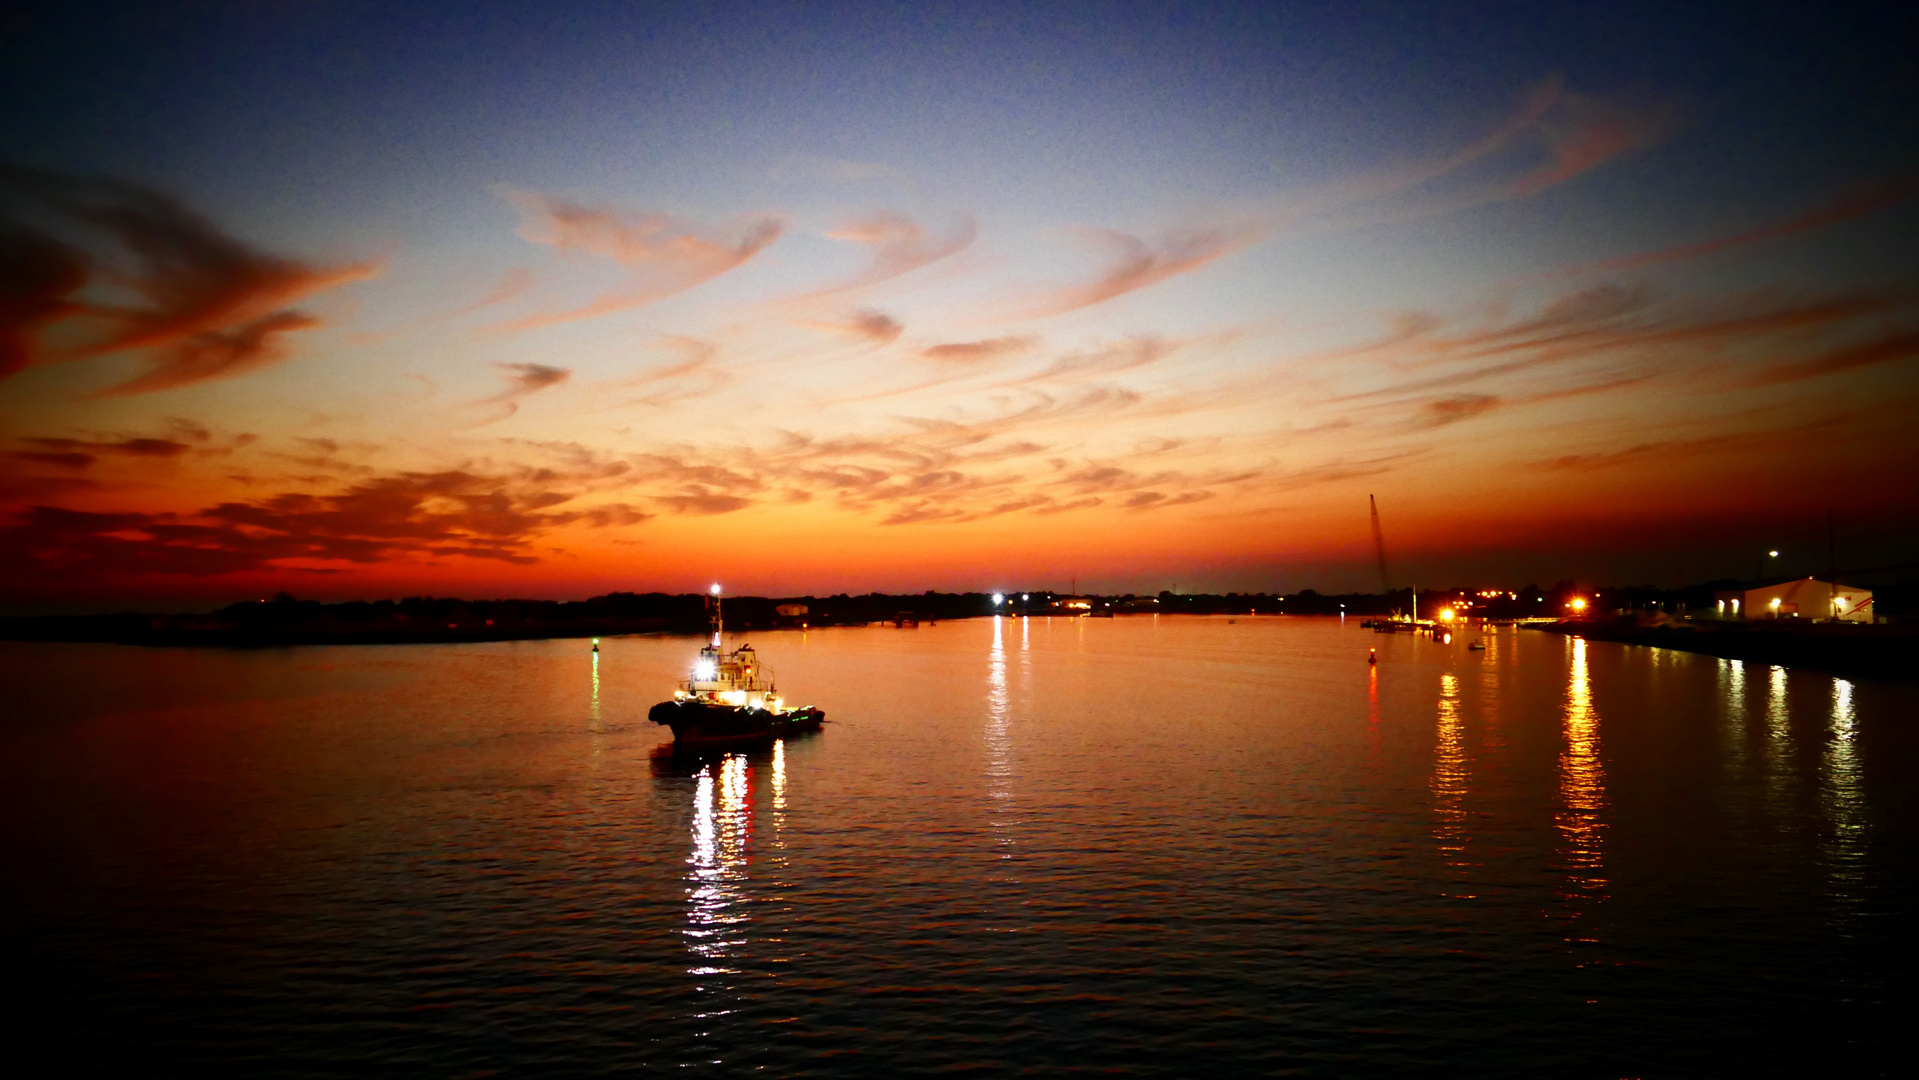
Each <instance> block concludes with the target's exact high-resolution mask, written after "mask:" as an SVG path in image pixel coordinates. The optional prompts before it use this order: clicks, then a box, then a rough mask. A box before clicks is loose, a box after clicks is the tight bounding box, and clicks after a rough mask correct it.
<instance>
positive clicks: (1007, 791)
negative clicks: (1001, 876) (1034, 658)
mask: <svg viewBox="0 0 1919 1080" xmlns="http://www.w3.org/2000/svg"><path fill="white" fill-rule="evenodd" d="M1027 622H1028V620H1026V619H1021V620H1020V648H1021V650H1022V651H1021V657H1022V665H1023V664H1024V659H1025V657H1026V656H1027V655H1028V654H1027V653H1026V652H1025V649H1026V624H1027ZM1011 725H1012V721H1011V718H1010V716H1009V715H1008V710H1007V691H1006V646H1005V620H1004V619H1002V618H1001V617H1000V616H998V615H995V616H993V647H992V649H991V651H989V652H988V653H987V658H986V798H987V811H986V815H987V827H988V828H989V829H991V830H992V833H993V840H994V842H995V843H996V844H998V845H999V846H1000V848H1001V851H1000V858H1002V859H1006V858H1011V857H1012V854H1011V852H1010V851H1008V850H1007V849H1009V848H1011V847H1012V846H1013V835H1012V828H1011V826H1012V824H1013V821H1012V816H1013V806H1012V801H1013V788H1012V780H1013V735H1012V726H1011Z"/></svg>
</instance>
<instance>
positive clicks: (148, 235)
mask: <svg viewBox="0 0 1919 1080" xmlns="http://www.w3.org/2000/svg"><path fill="white" fill-rule="evenodd" d="M0 193H4V194H5V195H7V196H9V199H8V202H9V204H10V209H11V211H12V214H13V215H30V214H37V215H40V216H42V217H45V218H48V219H52V220H58V221H61V222H63V223H64V224H65V225H66V226H68V227H69V228H71V229H72V230H74V231H76V232H78V233H80V234H82V235H84V236H85V237H87V241H86V243H87V245H88V246H84V247H83V246H81V244H80V243H79V242H72V243H69V242H67V241H58V240H53V239H51V238H49V237H48V236H47V235H45V234H44V233H41V232H38V231H37V230H32V229H28V228H25V227H23V226H9V227H7V228H6V229H5V231H4V232H0V275H4V276H5V280H6V282H7V284H8V285H9V289H8V290H7V293H8V300H7V301H6V302H0V376H3V375H6V374H11V373H12V372H14V371H18V370H19V369H20V368H22V367H25V366H26V365H27V364H30V363H35V362H43V361H47V360H66V359H77V358H84V357H90V356H100V355H104V354H108V353H122V352H135V353H140V354H142V355H143V356H144V357H145V359H146V360H147V362H148V363H149V365H150V368H149V370H148V371H146V372H145V373H144V374H142V375H140V376H138V377H136V378H134V379H133V380H131V381H129V382H126V383H123V384H121V385H119V386H116V387H113V388H111V389H108V390H106V391H103V392H102V396H110V397H111V396H124V395H129V394H142V393H150V392H152V391H156V390H166V389H172V388H175V387H180V386H186V385H190V384H193V383H198V382H205V381H207V380H210V379H222V378H231V377H233V376H236V375H241V374H245V373H247V372H250V371H254V370H257V369H259V368H261V367H264V366H266V365H268V364H271V363H274V362H277V361H278V360H280V359H283V358H284V357H285V356H286V353H287V350H286V348H285V343H284V342H283V341H282V337H283V336H284V335H285V334H288V333H290V332H293V331H297V330H304V329H309V328H311V327H314V326H318V325H319V320H318V319H316V318H314V317H313V316H311V315H307V314H304V313H302V312H298V311H294V310H292V309H290V308H289V307H288V305H289V304H292V303H294V302H295V301H298V300H300V299H302V298H305V297H307V296H311V295H313V294H315V293H319V292H322V291H325V290H327V289H331V288H335V287H337V286H340V285H343V284H346V283H348V282H353V281H359V280H363V279H365V278H369V277H372V276H374V274H376V273H377V272H378V271H377V268H376V267H375V266H373V265H372V264H370V263H360V264H355V265H350V266H341V267H330V268H322V267H313V266H309V265H306V264H304V263H300V262H297V261H294V260H291V259H286V258H282V257H279V256H274V255H268V254H266V253H263V252H260V251H256V250H254V249H252V248H250V247H248V246H247V245H245V244H243V243H241V242H240V241H238V240H235V239H233V238H232V237H229V236H227V235H226V234H224V233H222V232H221V231H220V230H219V229H218V228H216V227H215V226H213V225H212V224H211V223H210V222H208V221H206V220H205V219H203V218H201V217H200V216H199V215H197V214H195V213H194V212H192V211H191V210H189V209H187V208H186V207H185V206H184V205H182V204H181V203H180V202H179V201H177V200H175V199H173V198H171V197H169V196H166V195H162V194H160V193H158V192H155V191H151V190H149V189H147V188H143V187H139V186H137V185H133V184H128V183H124V182H122V181H117V180H108V179H99V178H85V177H74V176H65V175H60V174H55V173H48V172H42V171H39V170H32V169H23V168H18V167H0ZM95 281H99V282H102V283H110V284H112V285H114V286H117V290H116V291H119V292H124V293H131V294H132V295H133V296H135V297H137V298H138V301H139V302H137V303H134V304H110V303H104V302H99V301H90V300H83V299H81V298H80V296H81V293H82V292H83V290H84V289H85V288H86V287H87V286H88V285H89V284H91V283H94V282H95ZM56 324H77V325H78V326H79V328H80V329H81V330H82V331H83V332H81V333H79V334H78V335H77V336H78V337H79V338H80V339H81V340H80V343H79V344H76V345H72V346H69V347H67V348H64V349H61V350H55V351H49V350H48V349H47V347H46V346H45V345H44V343H42V342H41V340H40V339H41V337H42V336H44V332H45V331H47V330H49V329H51V328H52V327H53V326H54V325H56Z"/></svg>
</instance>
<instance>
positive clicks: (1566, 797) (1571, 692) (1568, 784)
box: [1553, 638, 1606, 941]
mask: <svg viewBox="0 0 1919 1080" xmlns="http://www.w3.org/2000/svg"><path fill="white" fill-rule="evenodd" d="M1570 647H1571V653H1572V658H1571V663H1570V665H1569V668H1568V681H1567V685H1566V705H1565V711H1564V715H1565V727H1564V737H1565V746H1564V749H1562V750H1561V751H1560V754H1559V808H1558V810H1557V811H1556V812H1555V813H1554V814H1553V822H1554V824H1555V825H1556V826H1557V827H1558V830H1559V864H1560V866H1561V867H1562V868H1563V869H1564V871H1565V875H1566V876H1565V885H1564V887H1563V888H1561V890H1560V893H1559V896H1560V901H1561V903H1562V904H1563V906H1564V908H1565V911H1566V917H1567V919H1568V920H1569V921H1570V922H1572V923H1574V924H1579V923H1580V921H1581V920H1582V919H1584V918H1586V917H1587V916H1589V915H1590V914H1591V909H1592V907H1593V906H1594V905H1597V904H1599V903H1602V902H1604V901H1605V899H1606V859H1605V854H1606V853H1605V839H1606V819H1605V811H1606V767H1605V764H1604V762H1602V761H1601V760H1600V742H1599V710H1598V708H1597V707H1595V706H1594V704H1593V695H1592V674H1591V672H1590V670H1589V669H1588V666H1587V659H1586V652H1587V645H1586V642H1585V639H1583V638H1573V639H1571V642H1570ZM1570 932H1571V933H1572V934H1573V935H1575V937H1576V939H1577V940H1581V941H1590V940H1594V938H1593V936H1592V935H1593V934H1595V933H1597V931H1596V930H1592V929H1590V928H1581V927H1580V926H1578V925H1575V926H1574V927H1572V928H1571V930H1570Z"/></svg>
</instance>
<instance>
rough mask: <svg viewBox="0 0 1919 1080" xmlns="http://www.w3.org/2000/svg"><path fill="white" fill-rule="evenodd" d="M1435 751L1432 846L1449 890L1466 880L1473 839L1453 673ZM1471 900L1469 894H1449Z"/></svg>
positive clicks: (1443, 687)
mask: <svg viewBox="0 0 1919 1080" xmlns="http://www.w3.org/2000/svg"><path fill="white" fill-rule="evenodd" d="M1437 736H1438V738H1437V744H1436V745H1435V747H1434V750H1433V775H1432V780H1431V781H1430V782H1429V784H1428V786H1429V787H1430V788H1431V790H1432V798H1433V819H1434V820H1433V843H1434V844H1435V845H1437V846H1438V848H1439V859H1440V862H1441V863H1442V864H1443V865H1444V866H1445V867H1446V873H1447V877H1448V879H1449V881H1448V885H1447V888H1448V890H1451V889H1453V888H1456V887H1457V883H1458V882H1460V881H1462V880H1467V875H1468V873H1469V872H1470V870H1471V868H1472V866H1473V864H1472V863H1471V862H1470V861H1468V860H1467V858H1466V845H1467V843H1468V842H1469V841H1470V840H1471V836H1470V834H1469V833H1468V831H1467V828H1466V796H1467V795H1468V794H1469V792H1470V781H1471V776H1470V774H1469V772H1468V769H1467V760H1466V733H1465V722H1464V720H1463V719H1462V718H1461V716H1460V707H1459V680H1458V678H1456V677H1455V676H1454V675H1453V674H1452V673H1451V672H1447V673H1446V674H1444V675H1441V676H1440V677H1439V725H1438V731H1437ZM1448 895H1453V896H1457V897H1459V898H1461V899H1468V900H1469V899H1472V897H1473V894H1472V893H1469V892H1449V893H1448Z"/></svg>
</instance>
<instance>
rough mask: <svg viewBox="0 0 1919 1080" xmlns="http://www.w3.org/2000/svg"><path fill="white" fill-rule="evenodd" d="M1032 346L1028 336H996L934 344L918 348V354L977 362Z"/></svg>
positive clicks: (1011, 353)
mask: <svg viewBox="0 0 1919 1080" xmlns="http://www.w3.org/2000/svg"><path fill="white" fill-rule="evenodd" d="M1032 347H1033V339H1032V338H1030V337H997V338H987V339H985V340H984V341H954V342H949V343H947V344H944V345H934V346H932V347H931V348H927V349H922V350H920V355H921V356H923V357H925V358H926V359H928V360H941V361H955V362H959V363H977V362H979V361H982V360H997V359H999V358H1000V357H1002V356H1012V355H1015V354H1018V353H1022V352H1025V351H1026V350H1028V349H1030V348H1032Z"/></svg>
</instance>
